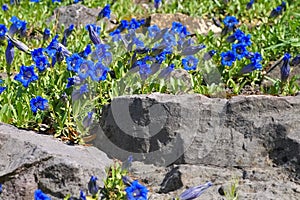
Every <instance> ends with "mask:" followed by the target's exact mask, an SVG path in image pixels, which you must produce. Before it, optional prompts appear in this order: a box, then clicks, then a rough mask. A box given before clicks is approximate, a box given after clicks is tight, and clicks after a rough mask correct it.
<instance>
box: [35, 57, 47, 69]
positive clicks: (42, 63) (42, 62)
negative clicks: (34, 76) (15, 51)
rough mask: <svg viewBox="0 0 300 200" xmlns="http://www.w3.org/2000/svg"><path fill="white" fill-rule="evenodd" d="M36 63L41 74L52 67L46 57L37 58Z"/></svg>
mask: <svg viewBox="0 0 300 200" xmlns="http://www.w3.org/2000/svg"><path fill="white" fill-rule="evenodd" d="M34 62H35V65H36V67H37V68H38V70H39V72H43V71H45V69H46V68H47V67H49V66H50V63H49V61H48V59H47V57H46V56H39V57H37V58H35V60H34Z"/></svg>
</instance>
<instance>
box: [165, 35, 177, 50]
mask: <svg viewBox="0 0 300 200" xmlns="http://www.w3.org/2000/svg"><path fill="white" fill-rule="evenodd" d="M163 42H164V43H165V45H166V46H168V47H169V48H170V49H171V48H172V46H175V45H176V44H177V42H176V38H175V36H174V34H172V33H170V32H167V33H165V34H164V36H163Z"/></svg>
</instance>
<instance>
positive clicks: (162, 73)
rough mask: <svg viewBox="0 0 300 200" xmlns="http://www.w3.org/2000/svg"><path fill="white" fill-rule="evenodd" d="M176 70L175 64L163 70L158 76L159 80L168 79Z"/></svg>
mask: <svg viewBox="0 0 300 200" xmlns="http://www.w3.org/2000/svg"><path fill="white" fill-rule="evenodd" d="M174 68H175V65H174V64H171V65H169V66H168V67H166V68H164V69H162V70H161V72H160V73H159V74H158V76H157V77H158V78H166V77H168V76H169V75H170V74H171V72H172V71H173V70H174Z"/></svg>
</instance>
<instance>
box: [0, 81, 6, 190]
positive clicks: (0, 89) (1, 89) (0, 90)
mask: <svg viewBox="0 0 300 200" xmlns="http://www.w3.org/2000/svg"><path fill="white" fill-rule="evenodd" d="M4 90H6V87H3V86H0V94H2V92H4ZM0 194H1V184H0Z"/></svg>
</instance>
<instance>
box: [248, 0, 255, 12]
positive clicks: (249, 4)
mask: <svg viewBox="0 0 300 200" xmlns="http://www.w3.org/2000/svg"><path fill="white" fill-rule="evenodd" d="M253 3H254V0H250V1H249V2H248V3H247V6H246V9H247V10H250V9H251V8H252V7H253Z"/></svg>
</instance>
